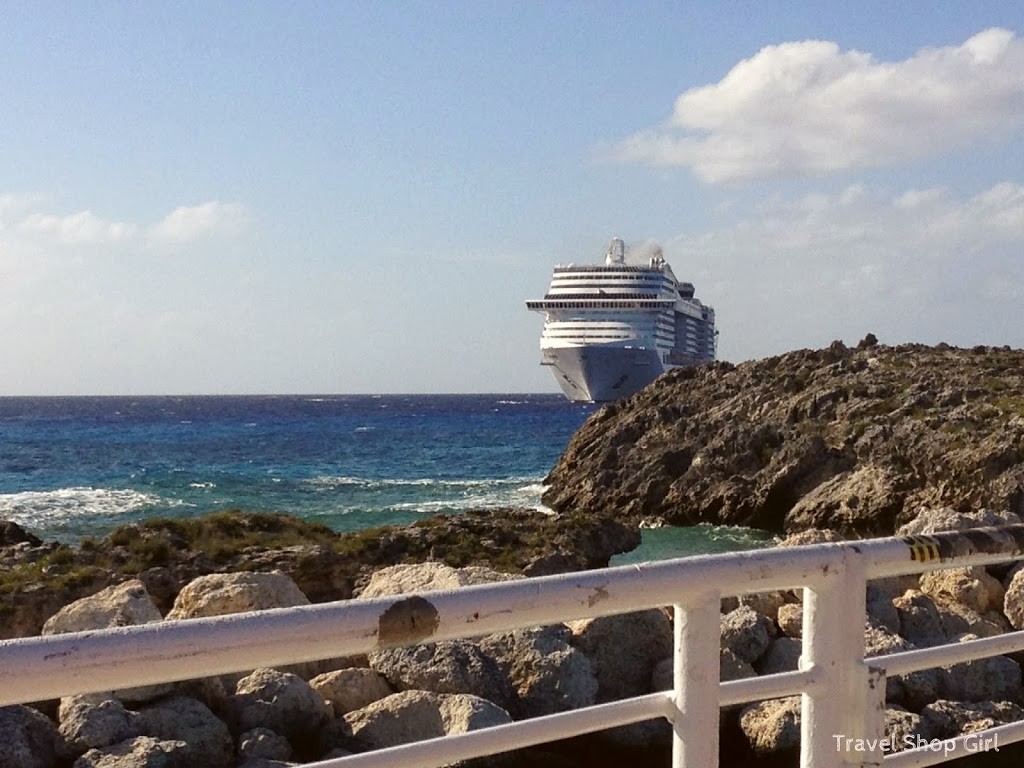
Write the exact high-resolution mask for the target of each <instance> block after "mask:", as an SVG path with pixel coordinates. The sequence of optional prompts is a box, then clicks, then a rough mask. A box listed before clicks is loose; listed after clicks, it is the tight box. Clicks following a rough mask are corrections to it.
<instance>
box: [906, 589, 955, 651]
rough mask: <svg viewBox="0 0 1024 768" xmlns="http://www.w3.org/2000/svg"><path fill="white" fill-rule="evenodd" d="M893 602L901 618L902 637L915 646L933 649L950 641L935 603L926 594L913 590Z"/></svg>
mask: <svg viewBox="0 0 1024 768" xmlns="http://www.w3.org/2000/svg"><path fill="white" fill-rule="evenodd" d="M892 602H893V605H894V606H896V611H897V612H898V613H899V617H900V635H902V636H903V637H905V638H906V639H907V640H909V641H910V642H911V643H913V644H914V645H915V646H917V647H918V648H931V647H933V646H936V645H942V644H944V643H945V642H946V641H947V640H948V638H947V636H946V633H945V632H944V631H943V629H942V619H941V617H940V616H939V610H938V608H937V607H936V605H935V601H934V600H932V599H931V598H930V597H928V596H927V595H926V594H924V593H923V592H916V591H913V590H911V591H908V592H907V593H906V594H904V595H903V596H901V597H897V598H896V599H895V600H893V601H892Z"/></svg>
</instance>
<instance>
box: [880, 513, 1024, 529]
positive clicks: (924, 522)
mask: <svg viewBox="0 0 1024 768" xmlns="http://www.w3.org/2000/svg"><path fill="white" fill-rule="evenodd" d="M1020 522H1021V519H1020V518H1019V517H1018V516H1017V515H1016V514H1014V513H1013V512H997V511H995V510H991V509H979V510H975V511H968V512H959V511H957V510H955V509H952V508H951V507H939V508H935V509H932V508H924V509H920V510H918V512H917V515H916V517H914V519H913V520H911V521H910V522H908V523H906V524H905V525H902V526H900V528H899V529H898V530H897V531H896V535H897V536H918V535H921V534H926V533H941V532H942V531H963V530H967V529H968V528H988V527H991V526H999V525H1019V524H1020Z"/></svg>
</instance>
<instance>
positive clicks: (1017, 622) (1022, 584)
mask: <svg viewBox="0 0 1024 768" xmlns="http://www.w3.org/2000/svg"><path fill="white" fill-rule="evenodd" d="M1003 613H1004V614H1006V618H1007V619H1009V620H1010V624H1012V625H1013V628H1014V629H1024V569H1018V570H1017V572H1016V573H1014V574H1013V577H1012V578H1011V579H1010V581H1009V584H1007V587H1006V594H1005V596H1004V598H1003Z"/></svg>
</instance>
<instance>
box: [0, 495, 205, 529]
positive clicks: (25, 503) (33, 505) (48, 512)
mask: <svg viewBox="0 0 1024 768" xmlns="http://www.w3.org/2000/svg"><path fill="white" fill-rule="evenodd" d="M157 505H159V506H165V507H167V506H172V507H177V506H184V505H185V502H183V501H179V500H176V499H174V500H169V499H164V498H161V497H159V496H156V495H154V494H151V493H143V492H141V491H135V490H132V489H130V488H89V487H74V488H58V489H56V490H52V491H21V492H19V493H4V494H0V519H5V520H13V521H14V522H16V523H18V524H19V525H23V526H25V527H27V528H36V527H46V526H49V525H51V524H60V523H62V522H65V521H66V520H67V519H68V518H70V517H84V516H93V515H95V516H102V517H118V516H120V515H125V514H129V513H132V512H136V511H138V510H140V509H144V508H146V507H150V506H157Z"/></svg>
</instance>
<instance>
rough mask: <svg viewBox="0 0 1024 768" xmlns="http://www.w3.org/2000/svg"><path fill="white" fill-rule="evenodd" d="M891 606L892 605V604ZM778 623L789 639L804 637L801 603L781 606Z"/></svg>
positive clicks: (777, 617)
mask: <svg viewBox="0 0 1024 768" xmlns="http://www.w3.org/2000/svg"><path fill="white" fill-rule="evenodd" d="M890 605H891V603H890ZM776 623H777V624H778V625H779V629H780V630H782V634H784V635H786V636H787V637H792V638H801V637H803V625H804V607H803V605H801V604H800V603H786V604H785V605H780V606H779V612H778V613H777V614H776Z"/></svg>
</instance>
